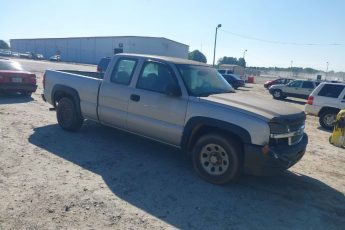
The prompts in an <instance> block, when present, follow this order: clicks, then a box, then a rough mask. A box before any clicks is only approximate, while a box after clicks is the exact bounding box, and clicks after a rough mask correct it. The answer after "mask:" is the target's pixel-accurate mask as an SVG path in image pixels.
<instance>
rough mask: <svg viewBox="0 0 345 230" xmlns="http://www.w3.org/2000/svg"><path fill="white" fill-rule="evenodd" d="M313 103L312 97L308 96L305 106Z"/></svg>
mask: <svg viewBox="0 0 345 230" xmlns="http://www.w3.org/2000/svg"><path fill="white" fill-rule="evenodd" d="M313 103H314V97H313V96H309V97H308V101H307V104H308V105H313Z"/></svg>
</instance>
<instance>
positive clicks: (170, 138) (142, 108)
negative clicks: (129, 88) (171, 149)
mask: <svg viewBox="0 0 345 230" xmlns="http://www.w3.org/2000/svg"><path fill="white" fill-rule="evenodd" d="M187 103H188V96H187V95H182V94H181V88H180V85H179V82H178V79H177V78H176V75H175V73H174V71H173V69H172V68H171V67H170V66H169V65H167V64H165V63H161V62H156V61H151V60H147V61H145V62H144V63H143V67H142V69H141V72H140V74H139V76H138V79H137V82H136V86H135V89H133V92H132V94H131V95H130V101H129V105H128V117H127V124H128V129H129V131H132V132H135V133H137V134H140V135H143V136H146V137H150V138H153V139H156V140H159V141H162V142H166V143H168V144H172V145H176V146H177V145H179V144H180V141H181V137H182V133H183V128H184V123H185V116H186V112H187Z"/></svg>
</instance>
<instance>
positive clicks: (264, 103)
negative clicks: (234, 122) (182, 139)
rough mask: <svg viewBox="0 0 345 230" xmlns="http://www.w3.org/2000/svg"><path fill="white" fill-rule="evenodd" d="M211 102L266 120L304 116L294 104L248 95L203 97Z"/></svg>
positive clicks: (227, 94) (232, 94)
mask: <svg viewBox="0 0 345 230" xmlns="http://www.w3.org/2000/svg"><path fill="white" fill-rule="evenodd" d="M201 100H205V101H208V102H211V103H216V104H218V105H220V106H223V107H228V108H232V109H233V108H235V109H236V108H237V109H240V110H242V111H244V112H247V113H252V114H256V115H259V116H261V117H264V118H266V119H268V120H271V119H273V118H284V117H291V115H293V116H292V117H294V116H296V115H297V116H305V114H304V112H303V111H302V110H300V109H298V108H296V107H294V106H291V105H287V104H286V103H283V102H279V101H273V100H265V99H260V98H255V97H251V96H248V95H242V94H234V93H225V94H215V95H210V96H208V97H203V98H201Z"/></svg>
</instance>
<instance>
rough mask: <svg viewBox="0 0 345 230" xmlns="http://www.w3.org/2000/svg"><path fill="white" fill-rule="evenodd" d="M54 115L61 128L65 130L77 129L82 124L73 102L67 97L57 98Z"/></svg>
mask: <svg viewBox="0 0 345 230" xmlns="http://www.w3.org/2000/svg"><path fill="white" fill-rule="evenodd" d="M56 116H57V120H58V123H59V125H60V126H61V128H63V129H64V130H67V131H77V130H78V129H79V128H80V127H81V126H82V124H83V118H82V117H81V116H80V115H79V113H78V112H77V108H76V106H75V104H74V102H73V101H72V100H71V99H69V98H67V97H64V98H62V99H61V100H59V102H58V105H57V110H56Z"/></svg>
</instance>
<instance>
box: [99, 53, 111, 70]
mask: <svg viewBox="0 0 345 230" xmlns="http://www.w3.org/2000/svg"><path fill="white" fill-rule="evenodd" d="M110 61H111V58H110V57H104V58H101V60H100V61H99V62H98V65H97V72H99V73H101V74H104V73H105V70H106V69H107V67H108V65H109V62H110Z"/></svg>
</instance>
